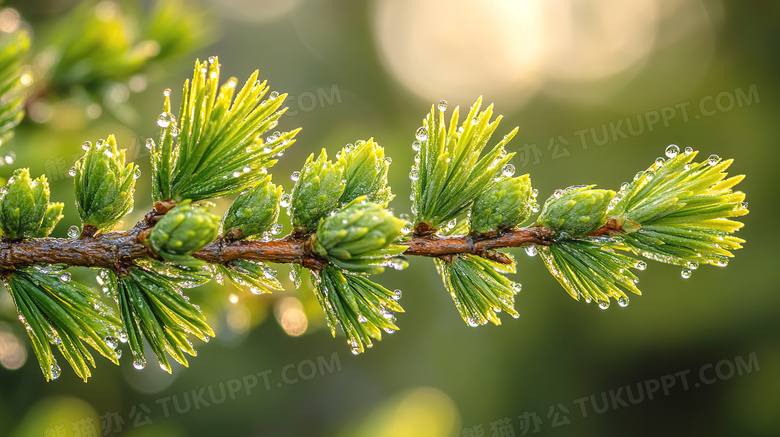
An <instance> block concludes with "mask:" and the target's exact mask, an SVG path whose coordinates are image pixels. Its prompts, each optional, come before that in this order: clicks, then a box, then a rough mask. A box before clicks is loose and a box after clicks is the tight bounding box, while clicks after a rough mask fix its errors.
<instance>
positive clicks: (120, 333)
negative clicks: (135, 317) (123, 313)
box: [116, 329, 127, 343]
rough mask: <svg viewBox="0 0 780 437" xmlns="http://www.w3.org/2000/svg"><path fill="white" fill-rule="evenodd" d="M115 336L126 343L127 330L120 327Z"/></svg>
mask: <svg viewBox="0 0 780 437" xmlns="http://www.w3.org/2000/svg"><path fill="white" fill-rule="evenodd" d="M116 336H117V338H118V339H119V341H121V342H122V343H127V331H125V330H124V329H120V330H119V331H117V332H116Z"/></svg>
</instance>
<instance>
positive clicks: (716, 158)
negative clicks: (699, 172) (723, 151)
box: [707, 155, 720, 166]
mask: <svg viewBox="0 0 780 437" xmlns="http://www.w3.org/2000/svg"><path fill="white" fill-rule="evenodd" d="M718 161H720V156H718V155H710V157H709V158H707V164H709V165H710V166H713V165H715V164H717V163H718Z"/></svg>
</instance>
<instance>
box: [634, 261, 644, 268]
mask: <svg viewBox="0 0 780 437" xmlns="http://www.w3.org/2000/svg"><path fill="white" fill-rule="evenodd" d="M634 268H635V269H637V270H644V269H646V268H647V263H646V262H644V261H637V262H636V263H635V264H634Z"/></svg>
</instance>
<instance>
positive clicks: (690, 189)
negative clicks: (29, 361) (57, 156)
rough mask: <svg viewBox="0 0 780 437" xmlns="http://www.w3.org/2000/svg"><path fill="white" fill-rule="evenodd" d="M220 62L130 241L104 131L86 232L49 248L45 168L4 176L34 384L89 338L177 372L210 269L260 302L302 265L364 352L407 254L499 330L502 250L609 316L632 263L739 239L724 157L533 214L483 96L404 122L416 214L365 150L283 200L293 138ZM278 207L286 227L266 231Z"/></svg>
mask: <svg viewBox="0 0 780 437" xmlns="http://www.w3.org/2000/svg"><path fill="white" fill-rule="evenodd" d="M158 30H159V29H158ZM171 50H174V49H171ZM2 53H3V52H2V49H0V56H2ZM219 69H220V67H219V62H218V60H217V59H216V58H210V59H209V60H208V61H206V62H199V61H198V62H196V64H195V69H194V73H193V78H192V81H191V82H190V81H186V82H185V84H184V87H183V93H182V102H181V105H180V109H179V111H178V115H177V116H174V115H173V113H172V112H171V101H170V94H171V93H170V91H166V92H165V93H164V95H165V101H164V106H163V113H162V114H161V115H160V116H159V117H158V118H157V120H156V121H157V125H158V126H159V127H160V128H161V135H160V141H159V142H158V143H157V144H155V143H154V141H150V143H149V147H150V148H151V149H152V181H153V194H152V198H153V200H154V201H155V202H154V207H153V208H152V210H151V211H150V212H149V213H148V214H146V216H145V217H144V218H143V219H142V220H140V221H139V222H138V223H137V224H136V225H135V226H134V227H133V228H132V229H130V230H127V231H114V230H113V228H114V227H115V226H116V224H117V223H118V222H119V221H120V220H122V219H123V218H125V217H126V215H127V214H128V213H129V211H130V210H131V209H132V207H133V202H134V200H133V188H134V183H135V178H136V177H137V175H138V168H137V167H136V166H135V165H134V164H126V163H125V152H124V150H122V149H120V148H119V147H117V144H116V141H115V139H114V137H113V136H109V137H108V139H107V140H106V141H103V140H101V141H99V142H97V143H95V144H94V145H92V144H91V143H85V144H84V146H83V147H84V150H85V154H84V157H82V158H81V159H80V160H79V161H78V162H77V164H76V166H75V167H74V169H73V173H74V175H75V180H74V192H75V197H76V205H77V209H78V212H79V216H80V218H81V220H82V222H83V225H84V230H83V232H82V233H81V234H80V235H79V234H78V233H77V232H76V233H75V235H71V237H72V238H71V239H58V238H46V237H48V234H49V233H50V232H51V231H52V229H53V228H54V226H55V225H56V223H57V221H58V220H59V219H60V218H62V209H63V206H62V204H61V203H51V202H50V201H49V200H50V199H49V197H50V196H49V186H48V183H47V181H46V178H45V176H40V177H38V178H37V179H32V178H31V177H30V174H29V170H28V169H18V170H16V171H15V172H14V175H13V177H12V178H10V179H9V181H8V184H7V185H6V186H5V187H3V188H2V189H0V228H1V229H2V232H3V241H0V277H2V278H3V279H4V281H5V283H6V287H7V289H8V290H9V292H10V293H11V295H12V296H13V299H14V302H15V304H16V307H17V311H18V313H19V316H20V320H22V322H23V323H25V328H26V329H27V330H28V333H29V336H30V338H31V341H32V344H33V349H34V351H35V354H36V357H37V358H38V360H39V363H40V365H41V369H42V370H43V372H44V376H45V377H46V378H47V379H54V378H56V377H57V376H59V374H60V370H61V369H60V367H59V365H58V364H57V360H56V358H55V357H54V353H53V349H54V348H52V345H55V346H56V348H57V349H59V351H60V353H61V354H62V355H63V357H64V358H65V360H66V361H68V362H69V364H70V365H71V367H73V369H74V371H75V373H76V374H77V375H78V376H79V377H81V378H82V379H85V380H86V379H87V377H89V375H90V367H94V366H95V365H96V362H95V360H94V359H93V357H92V355H91V353H90V351H89V350H88V349H87V348H86V346H87V345H89V346H90V347H92V348H93V349H95V350H97V351H98V352H99V353H100V354H101V355H104V356H106V357H107V358H108V359H109V360H110V361H112V362H114V363H118V360H119V357H120V356H121V351H122V349H121V345H120V343H123V342H125V341H126V342H127V343H128V346H129V349H130V351H131V353H132V360H133V365H134V366H135V367H136V368H143V367H144V366H146V364H147V363H146V359H147V356H146V354H145V352H146V350H145V349H146V347H147V346H146V345H148V347H149V348H151V350H152V352H153V353H154V355H156V357H157V360H158V362H159V365H160V366H161V368H162V369H163V370H165V371H167V372H170V371H171V359H173V360H175V361H177V362H179V363H182V364H183V365H187V364H188V358H187V355H191V356H194V355H195V354H196V351H195V348H194V346H193V344H192V343H191V336H195V337H196V338H199V339H200V340H202V341H208V340H209V339H210V338H211V337H213V336H214V330H212V328H211V327H210V326H209V324H208V322H207V321H206V318H205V316H204V314H203V313H202V312H201V311H200V308H199V307H198V306H197V305H196V304H195V303H192V302H190V299H189V297H188V296H186V295H185V294H184V291H183V290H184V289H189V288H192V287H195V286H199V285H202V284H205V283H206V282H208V281H209V280H210V279H211V278H212V277H213V278H215V279H216V281H217V282H219V283H220V284H221V283H223V282H224V280H225V279H228V280H229V281H230V282H232V283H233V285H235V286H237V287H239V288H242V287H247V288H249V290H250V291H251V292H253V293H254V294H261V293H271V292H272V291H274V290H281V289H282V288H283V287H282V283H281V282H280V281H279V280H278V279H277V272H276V271H275V270H274V269H273V268H271V266H270V265H269V263H284V264H292V265H293V272H292V276H291V278H292V279H293V282H294V283H295V285H296V287H297V286H298V284H299V283H300V279H301V273H302V271H303V270H304V269H308V270H309V271H310V274H311V278H312V285H313V290H314V294H315V296H316V298H317V299H318V302H319V303H320V306H321V307H322V310H323V312H324V314H325V318H326V321H327V324H328V326H329V327H330V331H331V334H332V335H334V336H335V335H337V334H338V332H339V331H340V332H341V333H343V335H344V336H345V337H346V341H347V344H348V345H349V347H350V349H351V351H352V352H353V353H355V354H359V353H362V352H364V351H365V350H366V349H368V348H371V347H372V346H373V345H374V342H375V341H378V340H380V339H381V338H382V333H383V332H384V333H392V332H395V331H396V330H397V329H398V325H397V324H396V320H395V313H399V312H403V308H402V307H401V305H400V302H399V300H400V298H401V291H400V290H394V291H390V290H388V289H387V288H385V287H384V286H382V285H380V284H379V283H377V282H375V281H374V279H375V277H374V276H371V275H375V274H378V273H381V272H382V271H383V270H384V268H385V267H393V268H395V269H399V270H402V269H404V268H405V267H406V266H407V265H408V262H407V260H406V256H411V255H419V256H427V257H431V258H433V259H434V265H435V267H436V269H437V271H438V272H439V274H440V275H441V277H442V281H443V284H444V288H445V290H446V291H447V292H448V293H449V294H450V296H451V297H452V299H453V302H454V303H455V307H456V310H457V311H458V313H459V314H460V316H461V318H462V319H463V320H464V321H465V322H466V323H467V324H468V325H470V326H479V325H484V324H486V323H488V322H491V323H493V324H496V325H498V324H500V323H501V320H500V316H499V314H500V313H508V314H509V315H511V316H512V317H518V316H519V312H518V311H517V310H516V309H515V306H514V303H515V297H516V295H517V294H518V292H519V291H520V290H521V286H520V284H519V283H518V282H516V281H515V280H514V278H513V277H512V276H511V275H515V274H516V271H517V268H516V263H515V259H514V258H513V257H512V255H511V254H510V253H507V252H506V251H503V250H501V249H503V248H509V247H524V248H525V249H526V251H527V252H528V253H529V254H531V255H533V254H536V253H539V254H540V255H541V256H540V257H541V258H542V260H543V262H544V264H545V266H546V267H547V268H548V270H549V271H550V272H551V273H552V275H553V276H554V277H555V278H556V279H557V280H558V282H559V283H560V284H561V285H562V286H563V288H564V289H565V290H566V292H567V293H569V294H570V295H571V296H572V297H573V298H575V299H581V298H583V299H584V300H586V301H595V302H597V303H598V306H599V307H601V308H607V307H609V306H610V301H611V299H614V300H616V301H617V302H618V304H619V305H620V306H626V305H627V304H628V293H629V292H630V293H634V294H640V291H639V289H638V288H637V287H636V281H637V277H636V276H635V274H634V272H633V271H632V270H634V271H641V270H644V269H645V267H646V264H645V262H644V261H640V260H638V259H637V257H640V256H642V257H646V258H649V259H653V260H659V261H663V262H667V263H672V264H676V265H680V266H683V267H684V269H683V276H684V277H688V276H690V272H691V271H692V270H693V269H695V268H696V267H698V265H699V263H707V264H712V265H718V266H723V265H725V264H726V259H727V257H731V256H733V253H732V252H733V250H735V249H738V248H740V247H741V244H742V243H743V242H744V241H743V240H741V239H739V238H736V237H734V236H733V233H734V232H736V231H737V230H738V229H739V228H740V227H741V226H742V224H741V223H739V222H736V221H734V220H733V219H734V218H735V217H738V216H741V215H744V214H747V212H748V211H747V206H746V204H744V203H743V202H744V198H745V195H744V194H743V193H741V192H738V191H736V192H735V191H733V188H734V187H735V186H736V185H737V184H738V183H739V182H740V181H741V180H742V176H736V177H731V178H728V177H727V175H726V170H727V168H728V166H729V165H730V164H731V163H732V161H731V160H726V161H721V160H720V159H719V158H718V157H716V156H711V157H710V158H709V159H708V160H706V161H705V162H702V163H694V162H693V159H694V158H695V156H696V153H695V152H693V151H692V150H686V151H685V152H684V153H680V151H679V149H678V148H677V146H670V148H669V149H667V156H668V157H669V160H668V161H667V160H664V159H661V158H659V159H658V160H657V161H656V163H655V164H653V166H651V167H650V168H649V169H648V170H647V171H644V172H640V173H639V174H637V176H636V177H635V179H634V181H633V182H631V183H626V184H624V186H623V187H621V189H620V190H619V191H612V190H604V189H597V188H595V187H594V186H593V185H582V186H574V187H569V188H567V189H563V190H556V191H555V192H554V193H553V194H552V196H550V197H549V198H548V199H547V200H546V201H545V202H544V206H543V207H542V208H541V212H540V213H539V214H538V216H537V217H536V218H535V219H532V218H531V216H532V215H533V213H535V212H538V211H539V210H540V208H539V205H538V204H537V203H536V197H537V191H536V190H535V189H534V188H533V187H532V186H531V180H530V177H529V176H528V175H521V176H514V168H513V167H512V165H511V164H510V163H509V161H510V159H511V157H512V154H511V153H506V152H505V151H504V145H505V144H506V143H507V142H508V141H509V140H510V139H511V138H512V136H514V134H515V133H516V132H517V129H514V130H512V131H511V132H510V133H509V134H508V135H506V136H505V137H504V139H503V140H501V141H499V142H498V143H497V144H494V145H493V146H491V147H488V143H490V142H491V141H490V140H491V138H492V135H493V133H494V132H495V130H496V129H497V127H498V123H499V121H500V120H501V117H500V116H498V117H496V118H495V119H493V106H492V105H489V106H488V107H487V108H486V109H484V110H481V108H482V100H481V98H480V99H478V100H477V101H476V102H475V103H474V105H473V106H472V107H471V109H470V110H469V113H468V115H467V116H466V119H465V120H464V122H463V123H462V124H461V125H460V126H459V116H458V113H459V110H458V109H457V108H456V109H455V110H454V111H453V114H452V116H451V118H450V120H449V123H445V118H444V114H445V111H446V105H445V104H444V102H440V103H439V105H436V106H434V107H433V108H432V109H431V112H430V113H429V114H428V115H427V116H426V118H425V119H424V121H423V126H422V127H421V128H419V129H418V130H417V132H416V137H417V141H416V142H415V143H414V145H413V148H414V149H415V150H417V151H418V152H419V153H418V155H417V157H416V159H415V161H416V164H415V166H414V167H413V168H412V172H411V173H410V177H411V179H412V197H411V200H412V208H413V209H412V212H413V213H414V217H413V218H411V219H410V218H409V217H404V215H402V214H399V215H398V216H397V217H396V215H395V214H394V213H393V211H392V209H391V207H390V204H389V202H390V201H391V200H392V198H393V194H392V192H391V190H390V187H389V186H388V183H387V178H388V174H389V172H390V165H391V162H392V161H391V160H390V159H389V157H387V156H385V151H384V149H383V148H382V147H381V146H379V144H377V142H376V141H374V140H373V139H369V140H360V141H357V142H355V143H354V144H349V145H347V146H345V147H343V148H341V150H340V151H338V152H337V153H336V154H335V159H334V160H331V159H329V158H328V154H327V152H326V151H325V149H323V150H322V152H320V153H319V155H318V156H317V158H316V159H315V154H312V155H310V156H309V157H308V159H307V160H306V161H305V163H304V165H303V168H302V169H301V170H300V171H298V172H295V173H293V175H292V179H293V180H294V181H295V185H294V187H293V189H292V192H291V193H284V192H283V190H282V188H281V187H279V186H277V185H274V184H273V183H271V176H270V175H267V169H268V168H270V167H271V166H272V165H273V164H274V163H275V162H276V160H277V159H278V158H279V157H280V156H281V155H282V154H283V152H284V150H285V149H286V148H287V147H288V146H289V145H290V144H292V142H293V141H294V137H295V135H296V133H297V132H298V131H299V129H293V130H290V131H288V132H285V133H279V132H273V133H270V132H271V131H272V130H273V129H274V128H275V127H276V124H277V123H278V122H279V120H280V117H281V115H282V113H283V111H284V108H282V104H283V101H284V96H283V95H278V94H277V93H270V94H269V95H268V96H267V97H266V94H268V91H269V89H268V87H267V85H266V84H265V82H261V81H260V80H259V79H258V77H259V76H258V73H257V72H255V73H253V74H252V75H251V76H250V78H249V80H248V81H247V82H246V84H245V85H244V86H243V87H242V88H241V90H239V91H238V92H236V86H237V84H238V82H237V81H236V79H234V78H231V79H229V80H228V81H227V82H226V83H224V84H221V85H220V83H219ZM3 71H4V70H2V68H0V79H1V78H2V77H3V76H2V74H5V73H3ZM8 71H10V70H8ZM8 71H6V73H7V72H8ZM17 73H18V72H17ZM17 73H14V74H17ZM9 74H11V73H9ZM14 74H11V76H13V77H16V76H14ZM11 76H9V77H11ZM9 90H10V88H9V89H6V92H10V91H9ZM3 97H5V95H4V96H3ZM6 101H8V100H6ZM0 109H2V108H0ZM1 116H2V111H0V117H1ZM491 119H493V120H491ZM269 133H270V134H269ZM266 134H268V136H267V137H265V138H264V137H263V135H266ZM227 195H237V196H236V198H235V199H234V200H233V203H232V205H231V206H230V207H229V208H228V209H227V211H226V212H225V214H224V216H223V217H221V218H220V217H219V216H217V215H215V214H212V213H211V212H209V208H212V207H213V205H211V204H209V202H206V201H205V199H208V198H219V197H222V196H227ZM281 208H288V212H289V215H290V223H291V225H292V229H293V230H292V232H291V233H290V234H289V235H286V236H281V237H279V234H280V233H281V230H282V229H283V225H282V224H280V223H278V220H279V211H280V209H281ZM407 220H409V221H407ZM529 220H532V221H531V223H532V224H531V225H530V226H527V227H524V228H523V227H520V226H521V225H523V223H525V222H527V221H529ZM220 225H221V226H220ZM72 265H78V266H86V267H92V268H97V269H100V271H99V273H98V282H99V283H100V284H101V285H102V286H103V290H104V292H105V293H107V294H108V295H109V296H111V297H112V298H113V300H114V305H113V306H106V305H105V304H104V303H102V302H101V300H100V297H99V296H98V295H97V293H95V292H94V291H92V290H90V289H89V288H87V287H86V286H84V285H81V284H77V283H75V282H74V281H71V280H70V274H69V273H68V272H67V271H66V268H67V267H68V266H72ZM114 314H117V315H118V317H117V316H115V315H114Z"/></svg>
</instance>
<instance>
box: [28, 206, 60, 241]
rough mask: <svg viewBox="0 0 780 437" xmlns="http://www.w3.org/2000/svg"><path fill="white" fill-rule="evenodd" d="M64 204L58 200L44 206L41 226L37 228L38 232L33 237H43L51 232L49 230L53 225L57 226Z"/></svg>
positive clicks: (52, 228)
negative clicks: (44, 210) (44, 211)
mask: <svg viewBox="0 0 780 437" xmlns="http://www.w3.org/2000/svg"><path fill="white" fill-rule="evenodd" d="M64 206H65V204H63V203H60V202H57V203H50V204H49V206H48V207H47V208H46V214H44V216H43V221H42V222H41V227H40V228H38V232H37V233H36V234H35V238H44V237H48V236H49V234H51V231H53V230H54V227H55V226H57V223H58V222H59V221H60V219H62V217H63V215H62V208H63V207H64Z"/></svg>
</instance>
